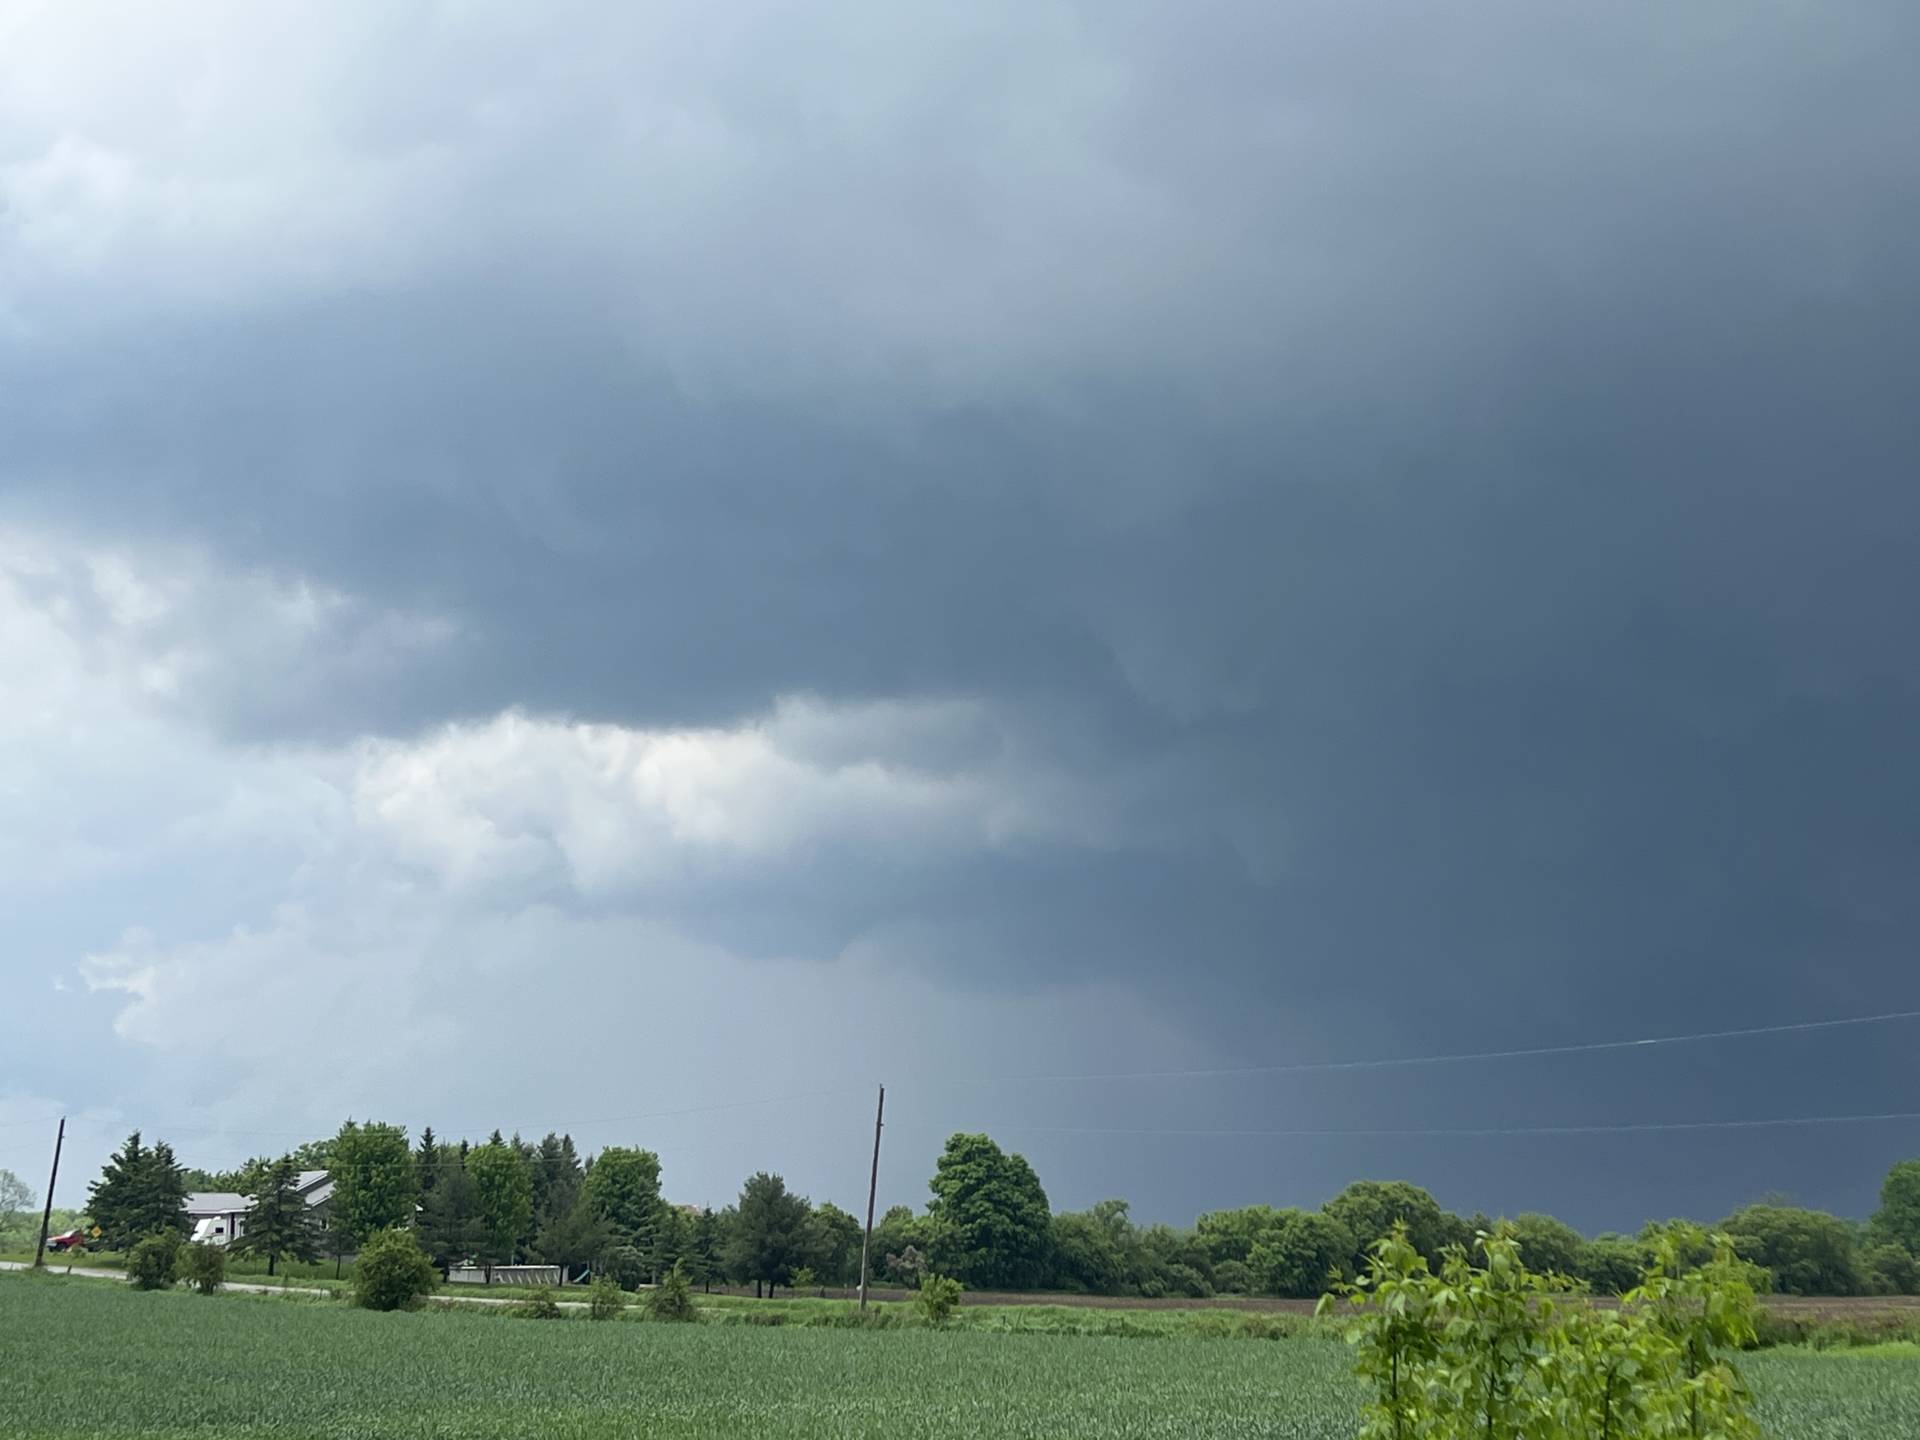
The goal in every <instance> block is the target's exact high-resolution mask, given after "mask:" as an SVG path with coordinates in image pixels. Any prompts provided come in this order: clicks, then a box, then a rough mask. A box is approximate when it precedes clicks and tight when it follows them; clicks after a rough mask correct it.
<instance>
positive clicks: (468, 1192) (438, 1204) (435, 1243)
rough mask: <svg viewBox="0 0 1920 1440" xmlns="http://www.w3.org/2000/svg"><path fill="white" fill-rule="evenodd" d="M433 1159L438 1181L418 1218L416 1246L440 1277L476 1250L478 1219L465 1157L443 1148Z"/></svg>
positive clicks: (478, 1247)
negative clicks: (419, 1246) (436, 1163)
mask: <svg viewBox="0 0 1920 1440" xmlns="http://www.w3.org/2000/svg"><path fill="white" fill-rule="evenodd" d="M437 1158H438V1160H439V1162H440V1163H439V1165H438V1167H437V1168H438V1171H439V1176H440V1178H439V1180H438V1181H437V1182H435V1184H434V1187H433V1191H432V1193H431V1194H429V1195H428V1196H427V1200H426V1207H425V1211H424V1213H423V1214H422V1215H421V1217H420V1243H421V1248H423V1249H424V1250H425V1251H426V1252H427V1254H429V1255H431V1256H432V1257H433V1263H434V1264H435V1265H437V1266H439V1267H440V1273H441V1274H443V1275H444V1274H445V1273H446V1272H447V1271H448V1270H449V1269H451V1268H452V1267H453V1266H455V1265H462V1264H465V1263H466V1262H467V1261H468V1260H470V1259H472V1258H473V1256H474V1255H475V1253H476V1252H478V1250H479V1249H480V1215H479V1210H478V1207H477V1206H476V1204H475V1201H474V1197H473V1180H472V1177H471V1176H469V1175H468V1174H467V1168H466V1161H465V1157H464V1156H462V1155H461V1153H460V1152H459V1151H458V1150H456V1149H455V1148H454V1147H453V1146H451V1145H443V1146H441V1147H440V1154H439V1156H438V1157H437Z"/></svg>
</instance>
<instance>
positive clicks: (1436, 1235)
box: [1321, 1180, 1459, 1274]
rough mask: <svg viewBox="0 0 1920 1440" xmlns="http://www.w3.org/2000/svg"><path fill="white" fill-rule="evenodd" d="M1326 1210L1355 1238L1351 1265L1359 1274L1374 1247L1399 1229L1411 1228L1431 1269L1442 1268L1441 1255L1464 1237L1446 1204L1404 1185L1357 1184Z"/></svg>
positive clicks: (1411, 1238) (1388, 1182) (1409, 1231)
mask: <svg viewBox="0 0 1920 1440" xmlns="http://www.w3.org/2000/svg"><path fill="white" fill-rule="evenodd" d="M1321 1209H1322V1211H1323V1212H1324V1213H1325V1214H1327V1215H1329V1216H1331V1217H1332V1218H1333V1219H1335V1220H1338V1221H1339V1222H1340V1223H1341V1224H1342V1225H1344V1226H1346V1227H1347V1233H1348V1234H1350V1235H1351V1236H1353V1254H1352V1255H1350V1256H1349V1257H1348V1264H1349V1267H1350V1269H1351V1270H1352V1272H1353V1273H1355V1274H1358V1273H1359V1272H1361V1271H1363V1270H1364V1269H1365V1268H1366V1265H1367V1256H1368V1253H1369V1252H1370V1251H1371V1250H1372V1248H1373V1246H1374V1244H1375V1243H1376V1242H1377V1241H1380V1240H1383V1239H1385V1238H1386V1237H1387V1236H1388V1235H1389V1234H1391V1233H1392V1231H1393V1227H1394V1226H1395V1225H1404V1226H1406V1227H1407V1239H1408V1241H1410V1242H1411V1243H1412V1245H1413V1248H1414V1249H1416V1250H1418V1251H1419V1252H1420V1253H1421V1254H1422V1255H1424V1256H1426V1258H1427V1261H1428V1263H1429V1264H1437V1263H1438V1262H1439V1259H1440V1252H1441V1251H1442V1250H1444V1249H1445V1248H1446V1247H1447V1246H1448V1245H1449V1244H1450V1243H1453V1242H1454V1241H1456V1240H1458V1238H1459V1237H1458V1236H1457V1235H1456V1234H1455V1233H1453V1232H1454V1228H1455V1227H1454V1225H1453V1224H1452V1223H1451V1221H1452V1217H1451V1216H1449V1215H1448V1214H1447V1213H1446V1212H1445V1211H1444V1210H1442V1209H1441V1208H1440V1202H1439V1201H1438V1200H1435V1199H1434V1198H1433V1196H1431V1195H1429V1194H1428V1193H1427V1192H1426V1191H1425V1190H1422V1189H1421V1188H1420V1187H1419V1186H1418V1185H1409V1184H1408V1183H1407V1182H1406V1181H1404V1180H1356V1181H1355V1182H1354V1183H1353V1184H1351V1185H1349V1186H1347V1188H1346V1189H1344V1190H1342V1191H1341V1192H1340V1193H1339V1194H1338V1195H1336V1196H1334V1197H1333V1199H1331V1200H1329V1201H1328V1202H1327V1203H1326V1204H1325V1205H1323V1206H1322V1207H1321Z"/></svg>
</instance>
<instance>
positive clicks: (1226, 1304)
mask: <svg viewBox="0 0 1920 1440" xmlns="http://www.w3.org/2000/svg"><path fill="white" fill-rule="evenodd" d="M712 1293H714V1294H716V1295H746V1296H751V1295H752V1294H753V1290H752V1288H751V1287H750V1286H739V1285H729V1286H719V1285H716V1286H714V1287H713V1292H712ZM787 1293H788V1292H786V1291H784V1290H783V1291H781V1294H782V1295H786V1294H787ZM807 1293H808V1294H810V1295H823V1296H825V1297H826V1298H827V1299H829V1300H856V1299H858V1298H859V1295H860V1292H859V1291H857V1290H839V1289H834V1288H832V1287H828V1288H827V1289H825V1290H810V1291H808V1292H807ZM867 1295H868V1298H870V1299H873V1300H911V1299H912V1298H913V1292H912V1291H910V1290H902V1289H899V1288H897V1287H888V1288H885V1289H882V1288H880V1287H878V1286H875V1287H874V1288H872V1289H870V1290H869V1291H868V1292H867ZM960 1303H961V1304H963V1305H1075V1306H1086V1307H1090V1308H1093V1309H1099V1310H1247V1311H1257V1312H1261V1313H1264V1314H1281V1315H1311V1314H1312V1313H1313V1307H1314V1302H1313V1301H1311V1300H1279V1299H1274V1298H1273V1297H1271V1296H1254V1295H1217V1296H1214V1297H1213V1298H1212V1299H1208V1300H1194V1299H1189V1298H1187V1297H1185V1296H1170V1297H1168V1298H1166V1299H1161V1300H1145V1299H1141V1298H1140V1297H1139V1296H1125V1295H1058V1294H1047V1293H1039V1292H1034V1291H1017V1292H1016V1291H995V1290H969V1291H967V1292H966V1293H965V1294H964V1295H962V1296H961V1297H960ZM1765 1305H1766V1308H1767V1310H1768V1311H1769V1312H1771V1313H1772V1314H1775V1315H1779V1316H1781V1317H1783V1318H1788V1319H1797V1320H1809V1321H1811V1320H1861V1321H1864V1320H1869V1319H1882V1318H1891V1319H1900V1320H1907V1321H1912V1322H1915V1323H1920V1296H1915V1295H1884V1296H1883V1295H1854V1296H1820V1295H1769V1296H1767V1297H1766V1300H1765Z"/></svg>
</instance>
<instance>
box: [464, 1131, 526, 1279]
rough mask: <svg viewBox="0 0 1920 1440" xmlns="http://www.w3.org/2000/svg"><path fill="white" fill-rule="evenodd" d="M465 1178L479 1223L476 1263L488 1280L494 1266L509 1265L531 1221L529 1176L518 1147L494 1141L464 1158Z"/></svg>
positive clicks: (524, 1160)
mask: <svg viewBox="0 0 1920 1440" xmlns="http://www.w3.org/2000/svg"><path fill="white" fill-rule="evenodd" d="M467 1175H468V1177H469V1178H470V1179H471V1180H472V1181H473V1199H474V1208H475V1210H476V1212H477V1213H478V1216H479V1220H480V1263H481V1265H482V1267H483V1268H484V1269H485V1270H486V1274H487V1279H488V1280H489V1281H491V1280H492V1279H493V1267H494V1266H496V1265H505V1264H511V1263H512V1261H513V1260H514V1258H515V1253H516V1251H517V1249H518V1246H519V1243H520V1236H521V1233H522V1232H523V1231H524V1230H525V1229H526V1228H527V1226H528V1225H529V1224H531V1223H532V1221H533V1177H532V1175H531V1174H530V1173H529V1170H528V1166H527V1157H526V1156H525V1155H523V1154H521V1153H520V1150H519V1148H518V1147H517V1146H514V1145H511V1144H508V1143H505V1142H503V1141H497V1140H495V1141H488V1142H487V1143H486V1144H485V1145H482V1146H480V1147H479V1148H478V1149H476V1150H474V1151H473V1152H472V1153H471V1154H469V1155H468V1156H467Z"/></svg>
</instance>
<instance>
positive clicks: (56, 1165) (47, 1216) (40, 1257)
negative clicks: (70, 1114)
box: [33, 1115, 871, 1270]
mask: <svg viewBox="0 0 1920 1440" xmlns="http://www.w3.org/2000/svg"><path fill="white" fill-rule="evenodd" d="M66 1140H67V1117H66V1116H64V1115H62V1116H61V1117H60V1129H59V1132H58V1133H57V1134H55V1136H54V1137H53V1173H52V1174H51V1175H49V1176H47V1208H46V1209H44V1210H42V1211H41V1212H40V1243H39V1244H38V1245H37V1246H35V1247H34V1251H33V1268H34V1269H36V1270H38V1269H39V1268H40V1266H41V1265H42V1264H43V1263H44V1261H45V1259H46V1254H47V1226H48V1225H49V1224H50V1223H51V1222H52V1220H53V1185H54V1182H55V1181H56V1180H58V1179H59V1178H60V1147H61V1146H62V1145H64V1144H65V1143H66ZM869 1210H871V1207H869Z"/></svg>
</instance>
